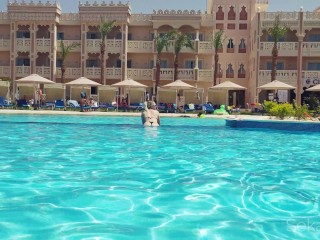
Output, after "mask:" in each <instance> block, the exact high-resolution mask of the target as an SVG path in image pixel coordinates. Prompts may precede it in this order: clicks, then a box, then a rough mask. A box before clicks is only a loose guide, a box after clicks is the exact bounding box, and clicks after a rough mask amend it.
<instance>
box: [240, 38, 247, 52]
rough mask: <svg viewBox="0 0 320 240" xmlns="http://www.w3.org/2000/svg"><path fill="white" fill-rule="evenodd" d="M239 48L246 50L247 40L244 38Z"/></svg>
mask: <svg viewBox="0 0 320 240" xmlns="http://www.w3.org/2000/svg"><path fill="white" fill-rule="evenodd" d="M239 48H240V49H246V43H245V40H244V39H243V38H242V39H241V40H240V44H239Z"/></svg>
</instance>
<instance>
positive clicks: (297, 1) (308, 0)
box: [0, 0, 320, 13]
mask: <svg viewBox="0 0 320 240" xmlns="http://www.w3.org/2000/svg"><path fill="white" fill-rule="evenodd" d="M10 1H12V2H13V1H14V0H10ZM17 1H18V2H21V1H22V0H17ZM25 1H26V2H30V0H25ZM38 1H39V0H34V2H35V3H37V2H38ZM49 1H50V2H55V0H49ZM88 1H89V3H93V2H94V0H88ZM235 1H238V0H235ZM42 2H47V0H42ZM57 2H59V3H60V6H61V8H62V11H63V12H65V13H67V12H78V5H79V0H57ZM80 2H82V3H85V2H86V0H80ZM97 2H98V3H101V2H102V0H97ZM105 2H106V3H110V2H111V0H105ZM113 2H114V3H118V2H119V0H113ZM122 2H123V3H126V2H127V0H122ZM130 3H131V8H132V13H152V11H153V9H154V10H159V9H162V10H165V9H169V10H172V9H175V10H177V9H181V10H185V9H187V10H192V9H194V10H196V11H198V10H201V12H202V13H204V12H205V10H206V0H130ZM301 6H302V7H303V9H304V11H313V10H314V9H315V8H317V7H319V6H320V1H318V0H269V9H268V11H269V12H276V11H283V12H285V11H299V9H300V7H301ZM0 11H2V12H6V11H7V0H0Z"/></svg>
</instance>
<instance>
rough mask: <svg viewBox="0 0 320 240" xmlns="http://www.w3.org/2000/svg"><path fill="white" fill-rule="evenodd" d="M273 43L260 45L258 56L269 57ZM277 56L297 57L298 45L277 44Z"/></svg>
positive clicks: (288, 43) (289, 43) (294, 43)
mask: <svg viewBox="0 0 320 240" xmlns="http://www.w3.org/2000/svg"><path fill="white" fill-rule="evenodd" d="M272 48H273V42H261V43H260V56H271V53H272ZM278 49H279V56H288V57H290V56H297V55H298V43H297V42H279V43H278Z"/></svg>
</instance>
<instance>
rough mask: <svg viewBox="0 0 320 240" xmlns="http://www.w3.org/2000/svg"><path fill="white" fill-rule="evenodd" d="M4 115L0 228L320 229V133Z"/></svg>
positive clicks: (174, 232)
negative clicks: (143, 124) (145, 124)
mask: <svg viewBox="0 0 320 240" xmlns="http://www.w3.org/2000/svg"><path fill="white" fill-rule="evenodd" d="M161 120H162V121H161V123H162V126H161V127H159V128H143V127H142V126H141V120H140V118H137V117H92V116H90V117H89V116H87V117H78V116H30V115H19V116H16V115H0V124H1V131H0V141H1V148H0V184H1V193H0V216H1V217H0V236H2V238H3V239H15V238H26V239H30V238H40V239H43V238H46V239H60V238H66V239H83V238H94V237H96V238H99V237H100V238H110V239H177V238H179V239H317V238H319V232H320V218H319V193H320V190H319V182H320V174H319V169H320V168H319V157H318V156H319V155H320V154H319V153H320V142H319V133H313V132H307V133H305V132H303V131H299V132H293V131H277V130H270V129H263V130H261V129H246V128H244V129H237V128H236V129H233V128H230V127H227V126H225V122H224V120H212V119H195V118H162V119H161Z"/></svg>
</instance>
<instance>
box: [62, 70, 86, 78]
mask: <svg viewBox="0 0 320 240" xmlns="http://www.w3.org/2000/svg"><path fill="white" fill-rule="evenodd" d="M57 77H61V68H57ZM64 77H65V78H68V79H77V78H79V77H81V68H66V71H65V73H64Z"/></svg>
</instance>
